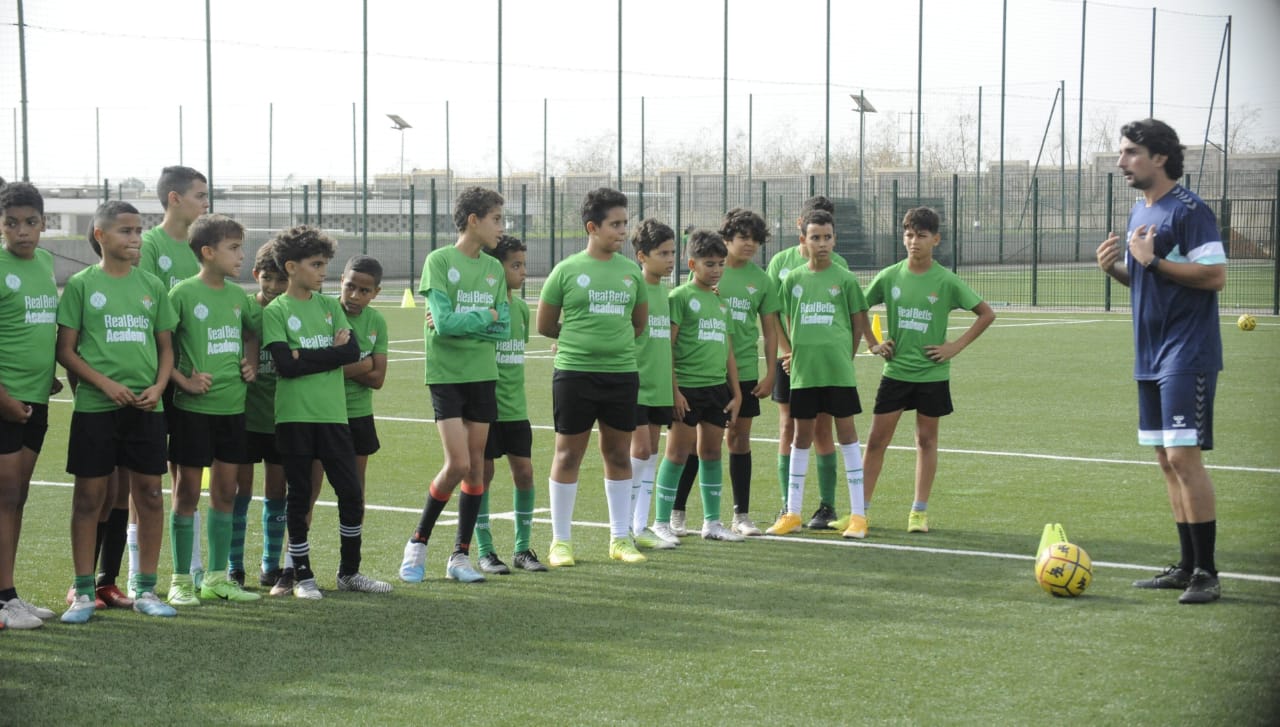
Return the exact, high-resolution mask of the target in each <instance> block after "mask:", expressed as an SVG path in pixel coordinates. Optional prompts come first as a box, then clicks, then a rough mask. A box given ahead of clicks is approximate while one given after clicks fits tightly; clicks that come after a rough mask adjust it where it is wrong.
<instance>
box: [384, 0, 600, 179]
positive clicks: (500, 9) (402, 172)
mask: <svg viewBox="0 0 1280 727" xmlns="http://www.w3.org/2000/svg"><path fill="white" fill-rule="evenodd" d="M619 1H621V0H619ZM400 140H401V142H400V143H401V144H402V145H403V144H404V135H403V134H402V135H401V136H400ZM401 156H402V157H403V151H402V152H401ZM400 165H401V167H402V168H401V170H400V174H401V176H403V175H404V169H403V166H404V161H403V158H402V159H401V162H400ZM496 186H497V190H498V194H502V0H498V175H497V184H496Z"/></svg>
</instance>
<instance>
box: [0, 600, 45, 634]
mask: <svg viewBox="0 0 1280 727" xmlns="http://www.w3.org/2000/svg"><path fill="white" fill-rule="evenodd" d="M0 623H3V624H4V626H5V628H8V629H38V628H40V627H41V626H44V620H43V619H41V618H40V617H39V616H37V615H35V614H34V613H31V612H30V611H28V610H27V609H26V607H24V606H23V604H22V601H19V600H18V599H16V598H15V599H13V600H11V601H9V602H8V603H6V604H5V605H4V608H0Z"/></svg>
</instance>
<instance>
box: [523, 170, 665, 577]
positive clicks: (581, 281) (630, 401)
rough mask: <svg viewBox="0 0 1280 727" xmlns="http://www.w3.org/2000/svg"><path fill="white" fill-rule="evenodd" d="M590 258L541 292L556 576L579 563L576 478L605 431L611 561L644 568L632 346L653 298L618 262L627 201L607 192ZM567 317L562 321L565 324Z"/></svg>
mask: <svg viewBox="0 0 1280 727" xmlns="http://www.w3.org/2000/svg"><path fill="white" fill-rule="evenodd" d="M581 209H582V224H583V226H584V227H586V230H587V249H585V250H583V251H582V252H580V253H577V254H575V255H570V256H569V257H567V258H565V259H564V260H561V261H560V262H559V264H557V265H556V266H555V268H554V269H552V271H551V275H550V276H548V277H547V282H546V283H545V284H544V285H543V286H542V295H541V299H540V301H539V303H538V333H541V334H542V335H544V336H546V337H547V338H550V339H553V340H555V341H556V342H557V349H556V360H555V368H554V373H553V374H552V378H551V398H552V402H553V404H554V410H555V427H556V454H555V459H554V460H552V463H551V473H550V480H549V485H550V486H549V490H550V495H551V498H550V499H551V536H552V541H551V550H550V551H549V552H548V554H547V561H548V562H549V563H550V564H551V565H552V566H556V567H568V566H572V565H574V563H575V560H574V557H573V544H572V541H571V540H570V536H571V534H572V527H573V525H572V523H573V506H574V502H575V501H576V500H577V496H578V471H579V469H580V468H581V466H582V456H583V455H584V454H585V453H586V451H587V443H588V442H589V441H590V439H591V428H592V426H593V425H594V424H595V423H596V422H597V421H599V423H600V452H601V454H603V455H604V491H605V499H606V501H607V502H608V506H609V557H610V558H612V559H613V560H620V561H622V562H624V563H643V562H644V561H645V560H646V558H645V557H644V554H642V553H641V552H640V551H638V550H636V546H635V542H634V541H632V539H631V515H632V506H631V483H632V477H631V459H630V457H629V456H628V452H629V450H630V445H631V435H632V433H633V432H634V431H635V429H636V397H637V393H638V391H639V388H640V377H639V374H638V373H637V367H636V351H635V339H636V338H637V337H639V336H640V334H641V333H643V332H644V329H645V326H646V325H648V321H649V299H648V291H647V288H646V286H645V284H644V276H643V275H642V274H641V272H640V268H639V267H637V266H636V264H635V263H633V262H631V261H630V260H628V259H627V258H625V257H623V256H622V255H619V254H618V251H619V250H621V249H622V243H623V242H625V241H626V239H627V196H626V195H625V194H623V193H621V192H619V191H617V190H614V189H608V188H605V187H601V188H600V189H596V190H593V191H591V192H588V193H587V196H586V198H585V199H584V200H583V202H582V208H581ZM561 314H563V320H561Z"/></svg>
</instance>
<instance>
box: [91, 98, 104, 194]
mask: <svg viewBox="0 0 1280 727" xmlns="http://www.w3.org/2000/svg"><path fill="white" fill-rule="evenodd" d="M101 112H102V110H101V109H100V108H98V107H97V106H94V107H93V158H94V168H93V178H94V179H95V180H101V179H102V113H101Z"/></svg>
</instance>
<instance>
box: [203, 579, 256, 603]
mask: <svg viewBox="0 0 1280 727" xmlns="http://www.w3.org/2000/svg"><path fill="white" fill-rule="evenodd" d="M200 597H201V598H203V599H205V600H206V601H211V600H214V599H218V600H222V601H232V602H235V603H246V602H249V601H256V600H258V599H260V598H262V596H259V595H258V594H256V593H250V592H248V591H246V590H245V589H243V588H241V587H240V584H239V583H236V582H235V581H233V580H231V579H230V578H228V577H227V576H226V575H224V574H222V573H208V574H206V575H205V577H204V583H203V584H202V585H201V586H200Z"/></svg>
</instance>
